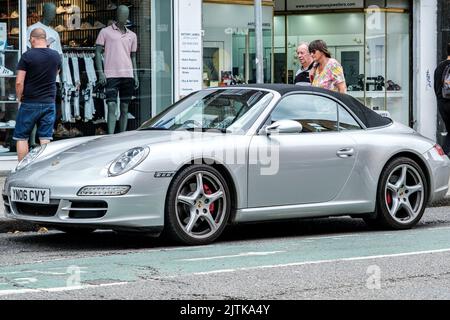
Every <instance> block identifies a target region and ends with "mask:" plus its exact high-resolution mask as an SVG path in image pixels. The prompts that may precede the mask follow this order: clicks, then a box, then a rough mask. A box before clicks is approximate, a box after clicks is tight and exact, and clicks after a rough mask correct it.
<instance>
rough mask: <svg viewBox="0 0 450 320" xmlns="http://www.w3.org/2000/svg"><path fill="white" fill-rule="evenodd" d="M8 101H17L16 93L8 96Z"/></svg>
mask: <svg viewBox="0 0 450 320" xmlns="http://www.w3.org/2000/svg"><path fill="white" fill-rule="evenodd" d="M8 100H9V101H16V100H17V97H16V95H15V94H14V93H10V94H8Z"/></svg>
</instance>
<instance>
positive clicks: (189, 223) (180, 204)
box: [175, 171, 228, 239]
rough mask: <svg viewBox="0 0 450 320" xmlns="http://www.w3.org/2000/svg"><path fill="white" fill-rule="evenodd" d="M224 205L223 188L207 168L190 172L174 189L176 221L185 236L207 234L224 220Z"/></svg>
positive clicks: (217, 228)
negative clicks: (175, 189) (175, 193)
mask: <svg viewBox="0 0 450 320" xmlns="http://www.w3.org/2000/svg"><path fill="white" fill-rule="evenodd" d="M227 205H228V204H227V201H226V196H225V188H224V186H223V184H222V183H221V181H220V180H219V178H218V177H216V176H215V175H214V174H212V173H210V172H207V171H196V172H193V173H191V174H190V175H188V176H187V177H186V178H185V179H184V180H183V181H182V182H181V184H180V187H179V188H178V191H177V195H176V205H175V212H176V218H177V222H178V224H179V226H180V227H181V229H182V230H183V231H184V232H185V233H186V234H187V235H188V236H190V237H192V238H195V239H205V238H208V237H210V236H212V235H213V234H215V233H216V232H217V231H218V230H219V229H220V227H221V226H222V225H223V223H225V222H226V221H225V217H226V212H227Z"/></svg>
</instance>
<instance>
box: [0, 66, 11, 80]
mask: <svg viewBox="0 0 450 320" xmlns="http://www.w3.org/2000/svg"><path fill="white" fill-rule="evenodd" d="M12 75H14V72H12V71H11V70H9V69H8V68H5V67H4V66H0V78H1V77H8V76H12Z"/></svg>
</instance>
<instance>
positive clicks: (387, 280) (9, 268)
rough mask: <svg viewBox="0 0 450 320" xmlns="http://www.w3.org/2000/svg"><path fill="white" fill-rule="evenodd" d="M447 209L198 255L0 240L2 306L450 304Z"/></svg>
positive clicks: (111, 238) (339, 222)
mask: <svg viewBox="0 0 450 320" xmlns="http://www.w3.org/2000/svg"><path fill="white" fill-rule="evenodd" d="M449 209H450V208H449V207H434V208H428V209H427V210H426V212H425V215H424V218H423V220H422V222H421V223H420V224H419V225H418V226H417V227H416V228H415V229H413V230H407V231H397V232H392V231H372V230H369V229H368V228H367V227H366V226H365V224H364V223H363V222H362V221H361V220H358V219H354V220H353V219H349V218H345V217H343V218H331V219H317V220H302V221H294V222H292V221H291V222H283V223H267V224H257V225H245V226H238V227H232V228H229V229H227V230H226V232H225V234H224V236H222V237H221V238H220V239H219V241H218V242H217V243H214V244H212V245H208V246H201V247H177V246H171V245H170V244H168V243H165V242H164V241H162V240H160V239H152V238H142V237H126V236H121V235H117V234H115V233H112V232H96V233H94V234H92V235H89V236H84V237H73V236H69V235H66V234H63V233H60V232H56V231H50V232H48V233H41V234H40V233H36V232H30V233H18V234H11V233H10V234H0V252H1V255H0V299H196V300H197V299H450V210H449Z"/></svg>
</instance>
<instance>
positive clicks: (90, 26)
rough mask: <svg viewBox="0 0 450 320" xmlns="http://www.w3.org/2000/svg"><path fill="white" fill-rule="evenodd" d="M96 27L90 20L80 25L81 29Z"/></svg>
mask: <svg viewBox="0 0 450 320" xmlns="http://www.w3.org/2000/svg"><path fill="white" fill-rule="evenodd" d="M93 28H94V27H93V26H92V24H90V23H89V22H83V23H82V24H81V26H80V29H81V30H87V29H93Z"/></svg>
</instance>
